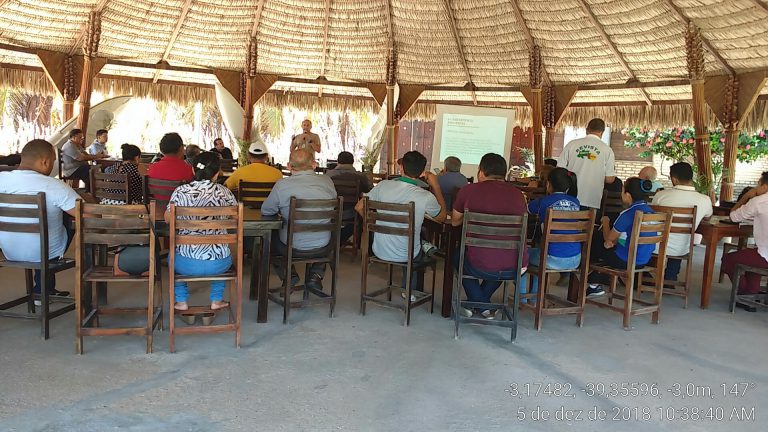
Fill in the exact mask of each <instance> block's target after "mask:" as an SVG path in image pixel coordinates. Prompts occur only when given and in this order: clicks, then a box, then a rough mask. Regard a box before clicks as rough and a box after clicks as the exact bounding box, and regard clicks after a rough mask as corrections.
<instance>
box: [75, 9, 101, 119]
mask: <svg viewBox="0 0 768 432" xmlns="http://www.w3.org/2000/svg"><path fill="white" fill-rule="evenodd" d="M100 39H101V13H99V12H95V11H94V12H91V13H90V15H89V16H88V26H87V29H86V34H85V40H84V41H83V54H85V56H84V58H83V79H82V82H81V83H80V114H79V116H78V119H77V127H78V129H82V131H83V133H84V134H87V133H88V116H89V115H90V111H91V92H92V91H93V76H94V65H93V60H94V57H95V56H96V53H98V51H99V40H100Z"/></svg>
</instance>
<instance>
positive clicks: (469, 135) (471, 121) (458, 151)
mask: <svg viewBox="0 0 768 432" xmlns="http://www.w3.org/2000/svg"><path fill="white" fill-rule="evenodd" d="M441 132H442V133H441V139H440V159H441V160H442V159H445V158H446V157H448V156H456V157H458V158H459V159H461V161H462V162H463V163H466V164H473V165H474V164H478V163H480V158H482V157H483V155H484V154H486V153H498V154H504V146H505V137H506V134H507V118H506V117H492V116H478V115H466V114H448V113H446V114H444V115H443V122H442V131H441Z"/></svg>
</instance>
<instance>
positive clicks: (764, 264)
mask: <svg viewBox="0 0 768 432" xmlns="http://www.w3.org/2000/svg"><path fill="white" fill-rule="evenodd" d="M766 192H768V171H765V172H763V174H762V176H761V177H760V182H759V185H758V186H757V187H756V188H754V189H752V190H750V191H749V192H747V193H746V194H744V195H743V196H742V197H741V198H739V200H738V202H736V205H735V206H733V209H731V220H732V221H734V222H752V223H753V224H754V239H755V244H756V245H757V248H746V249H742V250H739V251H736V252H731V253H729V254H727V255H724V256H723V261H722V264H721V268H722V269H723V272H724V273H725V274H727V275H728V277H730V278H731V280H733V277H734V274H735V273H736V266H737V265H738V264H744V265H748V266H752V267H759V268H768V194H766ZM760 280H761V275H759V274H757V273H749V272H747V273H745V274H744V276H742V278H741V280H740V281H739V288H738V291H737V293H738V294H739V295H753V294H758V293H759V292H760V289H761V287H760V285H761V284H760Z"/></svg>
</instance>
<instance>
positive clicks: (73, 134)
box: [59, 129, 107, 191]
mask: <svg viewBox="0 0 768 432" xmlns="http://www.w3.org/2000/svg"><path fill="white" fill-rule="evenodd" d="M84 142H85V135H84V134H83V131H82V130H80V129H72V130H71V131H70V132H69V141H67V142H66V143H64V146H63V147H62V148H61V170H62V172H60V173H59V176H60V177H61V176H64V177H71V178H76V179H78V180H81V181H82V182H83V183H84V184H85V190H87V191H90V190H91V177H90V169H91V166H90V164H88V162H89V161H93V160H99V159H104V158H106V157H107V155H106V154H104V153H98V154H95V155H89V154H88V152H87V151H85V147H83V143H84Z"/></svg>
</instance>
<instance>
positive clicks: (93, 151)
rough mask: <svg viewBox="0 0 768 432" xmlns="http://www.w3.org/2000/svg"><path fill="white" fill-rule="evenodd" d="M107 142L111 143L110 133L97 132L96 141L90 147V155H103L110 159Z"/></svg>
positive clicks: (100, 130) (105, 131)
mask: <svg viewBox="0 0 768 432" xmlns="http://www.w3.org/2000/svg"><path fill="white" fill-rule="evenodd" d="M107 141H109V131H108V130H106V129H99V130H97V131H96V139H95V140H93V143H91V145H90V146H88V154H89V155H92V156H96V155H98V154H103V155H106V156H107V157H109V154H108V153H107Z"/></svg>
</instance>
